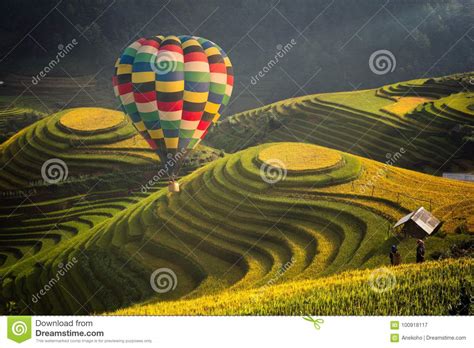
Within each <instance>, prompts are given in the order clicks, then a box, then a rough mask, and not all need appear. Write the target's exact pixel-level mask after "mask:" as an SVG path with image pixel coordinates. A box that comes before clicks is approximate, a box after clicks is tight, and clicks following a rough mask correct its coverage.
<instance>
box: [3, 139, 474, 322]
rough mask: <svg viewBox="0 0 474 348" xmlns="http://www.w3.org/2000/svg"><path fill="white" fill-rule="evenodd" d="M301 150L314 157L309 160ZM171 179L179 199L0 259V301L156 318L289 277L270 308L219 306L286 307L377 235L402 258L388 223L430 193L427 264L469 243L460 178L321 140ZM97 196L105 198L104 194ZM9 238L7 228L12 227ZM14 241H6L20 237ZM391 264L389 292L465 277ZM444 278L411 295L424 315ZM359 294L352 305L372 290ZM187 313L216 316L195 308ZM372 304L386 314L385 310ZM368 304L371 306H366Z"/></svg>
mask: <svg viewBox="0 0 474 348" xmlns="http://www.w3.org/2000/svg"><path fill="white" fill-rule="evenodd" d="M314 158H318V159H320V160H316V161H315V160H309V159H314ZM181 182H182V191H181V192H180V193H179V194H169V193H168V192H167V191H166V189H165V190H158V191H157V192H154V193H151V194H148V195H146V196H145V195H144V197H141V198H140V199H139V201H136V203H134V202H128V203H127V206H124V207H123V208H121V209H120V208H119V209H118V210H120V211H118V212H116V213H114V215H113V217H111V218H108V219H105V220H102V222H99V223H97V224H94V226H92V227H89V228H83V229H81V232H80V233H77V234H76V235H75V236H73V237H71V238H69V239H65V240H64V241H61V243H57V244H56V245H55V247H54V248H44V249H40V250H38V251H36V252H35V253H34V257H33V256H32V257H29V258H27V257H25V258H20V259H19V260H17V261H15V262H14V263H13V264H11V263H10V264H6V266H4V267H3V268H1V269H0V270H1V275H2V277H3V282H2V289H1V290H2V292H1V294H2V298H3V300H4V301H7V302H8V301H10V302H13V303H15V306H16V308H18V311H26V312H35V313H91V312H95V313H101V312H104V311H111V310H116V309H118V308H124V307H128V306H130V305H134V304H137V303H141V304H143V305H144V306H143V307H134V308H133V309H130V313H134V314H138V313H141V314H144V313H150V312H154V313H165V312H174V311H175V308H176V303H178V305H179V304H180V303H181V302H176V303H173V304H170V306H171V307H166V305H165V304H160V303H161V302H163V301H170V300H171V301H172V300H177V299H182V300H186V302H182V303H183V304H184V305H187V304H188V303H189V304H190V305H193V306H194V304H195V303H197V302H188V300H189V301H200V298H201V297H203V296H214V295H215V296H221V295H222V296H228V295H226V294H229V293H230V292H232V293H234V292H236V296H243V297H242V298H246V297H247V296H250V297H251V296H252V294H253V293H254V292H255V291H257V290H256V289H268V288H271V289H275V290H269V291H270V292H273V291H275V294H278V295H275V296H277V297H276V298H278V301H279V300H280V299H281V297H282V295H281V294H282V293H281V292H280V291H279V290H277V288H273V286H280V285H279V284H287V283H288V285H287V286H290V287H294V288H298V289H299V285H295V284H306V285H305V286H302V287H301V292H300V290H297V291H295V296H293V294H292V296H290V297H288V301H281V302H279V304H277V302H276V300H275V301H273V300H272V297H269V298H268V300H269V301H270V302H266V301H267V300H266V299H265V300H259V301H258V303H261V304H262V305H261V306H260V305H256V306H251V305H249V306H247V300H244V301H243V302H242V303H243V304H244V305H245V306H244V307H241V308H240V309H239V308H237V307H235V306H236V305H235V303H236V302H235V300H234V299H232V300H230V301H231V302H228V303H233V304H234V307H233V308H230V309H229V313H231V312H232V313H278V314H282V313H285V314H294V313H299V311H300V310H301V311H302V310H303V309H305V308H309V307H308V306H310V305H312V304H313V302H312V301H309V302H305V301H306V300H303V297H301V296H303V295H301V296H300V295H297V294H306V292H305V291H313V290H309V289H312V285H310V284H313V283H311V281H314V282H320V283H318V284H322V283H325V280H324V278H321V280H315V279H319V278H320V277H326V276H332V275H335V274H336V275H337V274H340V273H341V272H345V271H352V270H356V269H365V268H374V267H379V266H381V265H385V264H387V263H388V257H387V253H388V250H389V247H390V245H391V244H398V245H399V248H400V250H401V253H402V257H403V261H404V263H411V262H413V261H414V258H415V255H414V242H413V240H412V239H402V238H401V237H400V236H397V235H396V234H395V233H394V232H393V231H389V226H390V225H391V224H392V223H393V222H394V221H395V220H396V219H398V218H399V217H400V216H401V215H403V214H405V213H406V212H408V211H410V210H412V209H414V208H416V207H418V206H420V205H425V206H426V204H430V201H431V205H432V206H431V210H432V211H433V212H434V213H435V215H436V216H438V217H439V218H442V219H443V220H444V221H445V224H444V227H443V230H442V231H441V232H439V233H438V234H437V235H435V236H433V237H430V238H428V240H427V241H426V245H427V253H428V255H427V256H428V259H438V258H439V257H444V256H448V254H449V250H450V249H452V248H454V245H457V246H458V247H459V246H461V247H463V246H467V247H466V248H469V245H471V244H472V241H473V235H472V231H473V228H472V227H473V226H472V225H473V221H472V216H473V209H474V205H473V203H474V186H473V185H472V184H470V183H463V182H456V181H452V180H447V179H442V178H437V177H432V176H429V175H425V174H420V173H416V172H412V171H409V170H406V169H399V168H396V167H392V166H387V165H386V164H383V163H378V162H375V161H372V160H369V159H365V158H362V157H358V156H354V155H351V154H348V153H343V152H339V151H335V150H330V149H327V148H324V147H319V146H314V145H304V144H294V143H278V144H265V145H261V146H257V147H252V148H249V149H247V150H244V151H241V152H237V153H235V154H231V155H228V156H225V157H224V158H221V159H218V160H216V161H213V162H211V163H209V164H207V165H206V166H204V167H202V168H200V169H197V170H195V171H193V172H192V173H190V174H189V175H187V176H185V177H183V178H182V179H181ZM403 192H406V193H407V194H406V195H404V194H403ZM400 193H402V194H400ZM408 193H409V194H408ZM99 204H103V206H104V207H106V206H107V203H106V202H105V200H103V201H102V202H100V203H99ZM93 211H98V210H97V209H93ZM453 211H454V212H455V213H454V214H453V213H452V212H453ZM66 216H69V214H67V215H66ZM26 225H27V223H25V226H26ZM14 228H16V227H14ZM33 229H36V227H34V228H33ZM16 233H17V231H10V232H9V234H10V235H12V236H16ZM21 233H23V231H22V232H21ZM18 236H19V240H24V239H27V237H26V236H24V235H21V234H19V235H18ZM30 238H31V237H30ZM74 260H76V261H75V262H74V263H73V266H72V267H71V268H70V269H68V271H67V272H65V274H64V275H63V276H62V277H61V283H60V286H59V285H58V286H54V287H53V288H52V290H51V291H49V292H47V293H46V294H45V295H44V296H43V297H42V298H41V301H38V302H33V301H32V299H31V294H35V293H38V292H39V291H40V289H41V287H42V285H43V284H45V283H47V281H48V279H50V278H52V277H55V276H56V275H57V273H58V272H59V270H61V269H62V268H63V267H64V265H67V264H71V263H72V262H73V261H74ZM7 265H8V266H7ZM446 267H447V268H446ZM158 268H169V269H170V270H172V271H173V273H174V274H175V275H176V279H177V281H176V284H175V285H176V288H175V289H174V290H173V291H170V292H166V293H155V292H154V291H153V290H152V288H151V287H150V276H151V274H152V272H153V271H154V270H156V269H158ZM282 269H283V270H284V271H283V272H282ZM421 269H423V268H421ZM466 269H467V270H468V272H465V271H466ZM405 270H406V272H405ZM367 272H370V271H367ZM367 272H366V273H364V272H362V273H360V274H359V273H350V276H348V275H349V273H347V274H346V273H345V274H346V275H344V274H343V275H341V276H340V277H342V278H345V277H346V276H347V277H350V278H351V279H352V278H355V279H356V281H355V282H352V283H351V281H349V282H348V283H347V284H345V285H344V286H347V287H348V289H352V288H353V287H355V286H356V284H361V283H360V282H361V281H362V282H363V279H365V278H367V275H368V273H367ZM396 272H397V274H400V273H404V275H405V273H406V277H407V278H406V283H403V282H402V283H401V284H405V285H404V286H403V287H402V288H400V289H401V290H400V291H403V289H405V287H407V286H408V285H407V284H409V281H410V280H411V279H412V278H413V277H418V278H419V277H430V275H436V276H437V275H440V274H445V277H447V278H449V279H453V278H454V277H456V279H458V278H457V277H458V276H460V275H465V274H466V275H468V274H471V273H472V263H471V262H468V261H465V262H464V261H459V262H454V263H452V264H450V263H446V264H439V265H438V264H437V263H433V264H432V265H430V266H427V268H426V272H427V273H424V272H425V271H424V269H423V271H421V270H420V271H418V270H417V268H413V269H412V268H400V270H399V271H396ZM429 272H432V273H429ZM84 279H87V282H85V281H84ZM328 279H334V278H328ZM357 279H359V280H357ZM423 279H425V278H423ZM437 279H442V278H437ZM465 279H466V281H468V279H467V278H465ZM290 282H291V283H290ZM295 282H303V283H295ZM304 282H307V283H304ZM336 283H337V282H336ZM314 284H316V283H314ZM428 284H429V280H428V278H426V281H425V280H423V281H422V282H421V283H420V286H419V287H413V289H412V292H409V293H407V294H406V296H407V297H401V298H400V302H397V303H398V304H397V306H402V303H403V301H405V300H406V299H412V298H413V297H414V296H416V294H417V293H418V290H419V289H422V290H420V291H427V286H428ZM281 286H283V285H281ZM285 286H286V285H285ZM445 287H446V288H443V289H449V291H444V290H443V291H441V290H440V291H441V292H440V294H441V295H442V297H441V299H440V300H439V301H440V302H439V303H440V304H439V305H436V304H433V305H427V304H426V302H423V303H421V304H420V305H419V307H416V308H418V309H420V310H422V312H423V313H424V314H435V313H439V312H440V311H443V310H444V311H447V310H448V309H447V307H446V306H447V305H448V304H450V303H453V301H454V298H453V296H454V295H453V294H455V293H457V292H458V290H459V284H458V283H456V282H452V283H449V284H446V285H445ZM324 291H326V294H327V291H332V290H331V288H327V289H326V290H324ZM324 291H323V292H324ZM361 291H362V292H361ZM361 291H359V295H360V296H365V297H366V298H365V301H372V300H374V299H375V298H376V295H370V294H369V295H367V293H368V292H367V291H365V290H363V289H362V290H361ZM364 291H365V292H364ZM397 291H398V290H397ZM237 292H238V293H237ZM341 292H342V291H341ZM364 293H365V294H366V295H363V294H364ZM361 294H362V295H361ZM359 295H355V296H356V297H357V296H359ZM441 295H440V296H441ZM272 296H273V295H272ZM236 298H237V297H236ZM395 298H398V297H395ZM219 299H220V298H219ZM203 301H206V300H205V299H203ZM219 301H220V300H219ZM262 301H263V302H262ZM301 301H303V302H301ZM315 301H316V300H315ZM326 301H329V300H326ZM341 301H342V300H341ZM343 301H347V299H345V300H343ZM201 303H204V302H201ZM219 303H220V302H219ZM318 303H319V305H320V306H321V307H315V308H321V309H323V308H327V307H325V306H326V305H325V304H324V302H319V301H318ZM326 303H327V302H326ZM344 303H345V302H344ZM155 304H157V307H155ZM272 305H273V308H271V307H272ZM150 306H152V307H150ZM238 306H240V305H238ZM315 306H316V305H315ZM440 306H441V307H440ZM150 308H151V309H150ZM190 308H192V311H196V312H200V311H201V312H200V313H203V312H202V311H203V309H204V310H207V308H210V312H209V313H220V312H219V309H214V306H212V308H211V307H209V306H208V305H205V304H203V305H202V306H201V304H197V305H196V307H190ZM361 308H362V309H363V308H364V307H361ZM381 308H382V309H381V311H383V312H384V313H391V312H390V310H389V309H388V305H387V306H384V307H381ZM362 309H360V310H362ZM214 310H215V312H214ZM354 310H355V309H354ZM323 312H324V311H323ZM119 313H129V312H128V310H126V311H125V312H119ZM176 313H183V312H182V311H181V310H176ZM357 313H360V312H357ZM370 313H372V309H371V307H367V314H370ZM374 313H378V312H376V311H375V312H374Z"/></svg>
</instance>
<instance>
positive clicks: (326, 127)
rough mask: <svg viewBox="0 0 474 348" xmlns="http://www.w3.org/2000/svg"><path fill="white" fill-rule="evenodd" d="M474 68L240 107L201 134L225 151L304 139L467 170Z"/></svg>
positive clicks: (406, 163) (426, 167)
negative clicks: (430, 76)
mask: <svg viewBox="0 0 474 348" xmlns="http://www.w3.org/2000/svg"><path fill="white" fill-rule="evenodd" d="M473 78H474V73H472V72H470V73H465V74H456V75H451V76H446V77H440V78H430V79H419V80H412V81H406V82H401V83H396V84H393V85H387V86H383V87H381V88H377V89H371V90H362V91H352V92H339V93H327V94H315V95H309V96H304V97H298V98H292V99H287V100H283V101H281V102H277V103H274V104H270V105H266V106H263V107H261V108H257V109H253V110H249V111H245V112H242V113H239V114H236V115H233V116H230V117H229V118H227V119H225V120H224V121H221V122H220V123H219V124H218V125H217V127H215V128H214V130H213V131H212V132H210V134H209V135H208V137H207V138H206V141H207V143H208V144H210V145H211V146H213V147H215V148H219V149H224V150H225V151H226V152H235V151H238V150H240V149H243V148H246V147H249V146H253V145H256V144H262V143H267V142H275V141H297V142H308V143H313V144H317V145H321V146H327V147H330V148H333V149H337V150H341V151H345V152H349V153H352V154H355V155H359V156H363V157H367V158H371V159H374V160H377V161H380V162H386V161H387V158H388V157H389V156H391V155H392V154H395V153H397V152H400V150H401V149H403V150H405V154H404V155H403V156H401V158H398V159H397V161H396V163H395V165H396V166H398V167H404V168H408V169H413V170H417V171H421V172H426V173H430V174H435V175H440V174H441V173H442V172H443V171H453V172H466V171H472V170H473V168H474V163H473V161H472V156H471V155H470V154H471V153H472V151H473V150H474V147H473V142H472V139H473V137H472V134H473V127H474V101H473V96H474V85H473V84H472V79H473Z"/></svg>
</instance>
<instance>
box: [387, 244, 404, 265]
mask: <svg viewBox="0 0 474 348" xmlns="http://www.w3.org/2000/svg"><path fill="white" fill-rule="evenodd" d="M389 256H390V263H391V264H392V266H397V265H399V264H400V263H402V256H401V255H400V252H399V251H398V249H397V246H396V245H392V249H391V250H390V255H389Z"/></svg>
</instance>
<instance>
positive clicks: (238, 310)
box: [112, 259, 474, 316]
mask: <svg viewBox="0 0 474 348" xmlns="http://www.w3.org/2000/svg"><path fill="white" fill-rule="evenodd" d="M473 271H474V262H473V260H472V259H461V260H445V261H438V262H430V263H426V264H424V265H413V264H412V265H404V266H398V267H394V268H390V269H389V268H378V269H376V270H363V271H349V272H344V273H341V274H338V275H336V276H332V277H325V278H319V279H315V280H306V281H297V282H288V283H284V284H281V285H276V286H272V287H267V288H263V289H256V290H251V291H237V292H234V291H229V292H224V293H222V294H219V295H216V296H208V297H202V298H198V299H195V300H184V301H173V302H163V303H155V304H145V305H138V306H132V307H130V308H125V309H121V310H118V311H116V312H113V313H112V314H113V315H297V316H302V315H308V314H309V313H317V314H318V315H331V316H332V315H395V316H400V315H423V314H430V315H448V314H451V313H452V312H451V311H452V310H453V309H455V308H457V306H459V294H460V289H461V285H462V281H456V280H455V279H463V278H464V277H465V275H466V274H469V273H472V272H473ZM377 280H378V281H379V282H380V284H383V285H375V284H376V282H377ZM374 288H375V289H376V290H375V291H374ZM398 303H405V304H409V305H408V306H399V305H398ZM470 314H471V315H472V313H470Z"/></svg>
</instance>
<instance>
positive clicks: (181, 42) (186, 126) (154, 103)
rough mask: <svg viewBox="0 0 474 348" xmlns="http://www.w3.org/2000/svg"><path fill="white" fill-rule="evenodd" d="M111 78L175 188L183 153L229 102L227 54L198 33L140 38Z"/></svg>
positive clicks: (123, 105) (124, 107)
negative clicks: (195, 34)
mask: <svg viewBox="0 0 474 348" xmlns="http://www.w3.org/2000/svg"><path fill="white" fill-rule="evenodd" d="M112 82H113V87H114V92H115V95H116V96H117V98H118V99H119V102H120V105H121V108H122V110H123V112H124V113H125V114H126V115H128V117H129V118H130V120H131V121H132V123H133V125H134V126H135V128H136V129H137V131H138V132H139V133H140V134H141V135H142V136H143V137H144V138H145V139H146V141H147V142H148V144H149V145H150V147H151V148H152V149H154V150H155V151H156V153H157V154H158V156H159V157H160V159H161V163H162V164H163V165H164V167H165V168H166V171H167V173H168V176H169V179H170V182H171V184H172V185H170V186H169V188H170V191H179V186H177V183H175V179H176V177H177V175H178V172H179V169H180V168H181V166H182V164H183V161H184V159H185V158H186V156H187V155H188V154H189V152H190V151H192V150H193V149H194V148H196V146H197V145H198V144H199V143H200V141H201V140H202V139H203V138H204V137H205V136H206V133H207V131H208V129H209V127H210V126H211V124H212V123H216V122H217V120H218V119H219V117H220V115H221V114H222V111H223V109H224V107H225V106H226V105H227V103H228V102H229V99H230V95H231V93H232V86H233V82H234V76H233V71H232V64H231V62H230V59H229V57H227V55H226V54H225V52H224V51H223V50H222V49H221V48H220V47H219V46H218V45H216V44H215V43H214V42H212V41H209V40H207V39H204V38H201V37H196V36H188V35H182V36H174V35H171V36H166V37H165V36H161V35H159V36H154V37H149V38H141V39H139V40H137V41H135V42H133V43H132V44H131V45H129V46H128V47H127V48H126V49H125V50H124V51H123V53H122V55H121V56H120V57H119V58H118V59H117V62H116V64H115V74H114V76H113V78H112Z"/></svg>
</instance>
